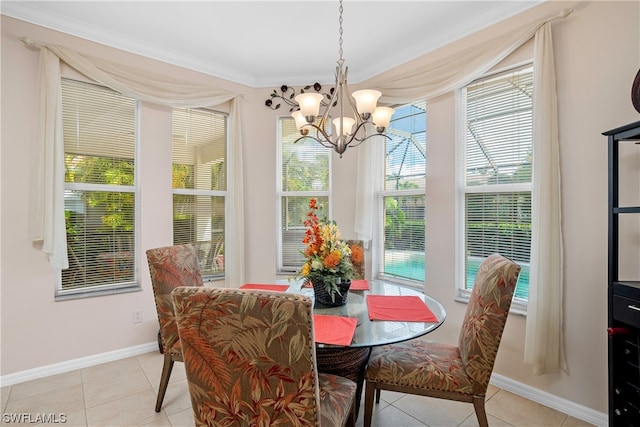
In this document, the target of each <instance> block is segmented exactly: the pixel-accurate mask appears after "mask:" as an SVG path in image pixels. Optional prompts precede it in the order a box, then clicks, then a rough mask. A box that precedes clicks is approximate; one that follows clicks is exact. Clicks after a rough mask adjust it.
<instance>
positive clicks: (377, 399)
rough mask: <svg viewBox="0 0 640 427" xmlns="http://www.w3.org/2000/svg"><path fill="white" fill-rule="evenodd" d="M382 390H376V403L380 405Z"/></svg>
mask: <svg viewBox="0 0 640 427" xmlns="http://www.w3.org/2000/svg"><path fill="white" fill-rule="evenodd" d="M381 391H382V390H380V389H379V388H377V389H376V403H380V392H381Z"/></svg>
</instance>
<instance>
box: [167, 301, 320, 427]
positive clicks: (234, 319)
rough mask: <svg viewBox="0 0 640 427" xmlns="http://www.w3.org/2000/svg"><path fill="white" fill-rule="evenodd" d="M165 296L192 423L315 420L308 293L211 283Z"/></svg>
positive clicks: (317, 416) (316, 391)
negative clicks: (170, 304) (170, 306)
mask: <svg viewBox="0 0 640 427" xmlns="http://www.w3.org/2000/svg"><path fill="white" fill-rule="evenodd" d="M172 295H173V302H174V306H175V310H176V318H177V323H178V330H179V332H180V340H181V341H182V349H183V361H184V364H185V369H186V373H187V380H188V383H189V393H190V395H191V403H192V406H193V412H194V418H195V421H196V425H265V426H267V425H287V426H303V425H318V423H319V420H320V400H319V399H320V395H319V385H318V374H317V372H316V364H315V346H314V343H313V329H312V328H313V323H312V319H313V318H312V312H311V300H310V299H309V298H307V297H305V296H302V295H295V294H274V293H263V292H255V291H243V290H237V289H216V288H202V289H195V288H178V289H176V290H175V291H173V294H172Z"/></svg>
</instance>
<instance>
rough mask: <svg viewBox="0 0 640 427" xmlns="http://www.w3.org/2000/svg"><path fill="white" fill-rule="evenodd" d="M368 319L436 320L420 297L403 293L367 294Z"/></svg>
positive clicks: (400, 320) (433, 321)
mask: <svg viewBox="0 0 640 427" xmlns="http://www.w3.org/2000/svg"><path fill="white" fill-rule="evenodd" d="M367 306H368V308H369V319H371V320H392V321H397V322H430V323H435V322H437V321H438V319H437V318H436V316H435V315H434V314H433V313H432V312H431V310H429V307H427V304H425V303H424V301H423V300H422V298H420V297H417V296H405V295H399V296H396V295H367Z"/></svg>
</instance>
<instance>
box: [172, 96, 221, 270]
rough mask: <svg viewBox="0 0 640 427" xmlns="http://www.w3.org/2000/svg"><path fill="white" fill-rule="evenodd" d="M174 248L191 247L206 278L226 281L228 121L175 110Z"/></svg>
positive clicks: (215, 115) (216, 115) (199, 112)
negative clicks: (224, 278)
mask: <svg viewBox="0 0 640 427" xmlns="http://www.w3.org/2000/svg"><path fill="white" fill-rule="evenodd" d="M172 134H173V136H172V140H173V168H172V185H173V242H174V244H184V243H191V244H193V245H194V247H195V249H196V254H197V256H198V261H199V263H200V270H201V272H202V275H203V276H204V277H223V276H224V239H225V234H224V225H225V198H226V194H227V193H226V190H227V161H226V153H227V116H226V115H225V114H222V113H219V112H215V111H210V110H203V109H188V108H177V109H174V110H173V131H172Z"/></svg>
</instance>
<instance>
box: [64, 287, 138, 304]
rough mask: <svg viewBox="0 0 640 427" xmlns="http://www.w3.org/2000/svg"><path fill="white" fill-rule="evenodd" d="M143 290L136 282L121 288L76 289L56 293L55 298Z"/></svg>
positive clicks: (67, 298)
mask: <svg viewBox="0 0 640 427" xmlns="http://www.w3.org/2000/svg"><path fill="white" fill-rule="evenodd" d="M141 291H142V287H141V286H140V285H139V284H134V285H131V286H126V287H121V288H112V289H100V290H81V291H75V292H67V293H64V294H58V295H56V296H55V298H54V300H55V301H68V300H76V299H83V298H93V297H102V296H106V295H118V294H126V293H130V292H141Z"/></svg>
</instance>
